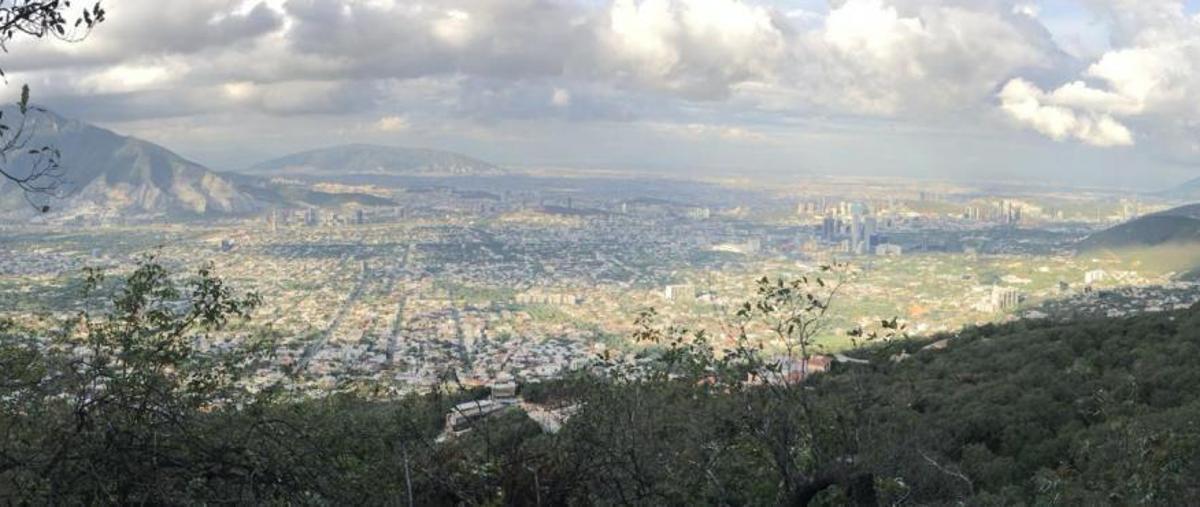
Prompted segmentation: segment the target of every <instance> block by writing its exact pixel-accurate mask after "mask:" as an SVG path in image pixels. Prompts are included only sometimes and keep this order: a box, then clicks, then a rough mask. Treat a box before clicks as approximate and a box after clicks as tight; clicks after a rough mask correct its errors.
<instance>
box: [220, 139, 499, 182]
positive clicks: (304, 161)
mask: <svg viewBox="0 0 1200 507" xmlns="http://www.w3.org/2000/svg"><path fill="white" fill-rule="evenodd" d="M243 172H245V173H246V174H253V175H259V176H291V177H309V178H328V177H341V176H348V175H384V176H497V175H501V174H504V170H503V169H500V168H499V167H496V166H495V165H492V164H490V163H487V162H484V161H482V160H478V159H475V158H471V157H468V156H465V155H460V154H457V153H451V152H448V151H439V150H429V149H418V148H400V147H395V146H378V145H372V144H347V145H342V146H334V147H330V148H322V149H318V150H310V151H305V152H301V153H295V154H292V155H287V156H284V157H280V158H277V159H274V160H268V161H266V162H261V163H258V164H255V165H253V166H251V167H249V168H248V169H246V170H245V171H243Z"/></svg>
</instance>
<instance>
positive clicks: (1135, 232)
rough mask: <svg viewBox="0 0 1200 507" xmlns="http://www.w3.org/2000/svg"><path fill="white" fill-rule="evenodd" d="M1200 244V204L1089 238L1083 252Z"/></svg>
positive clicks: (1169, 211) (1105, 231) (1120, 226)
mask: <svg viewBox="0 0 1200 507" xmlns="http://www.w3.org/2000/svg"><path fill="white" fill-rule="evenodd" d="M1197 242H1200V204H1189V205H1187V206H1180V207H1178V208H1172V209H1169V210H1166V211H1161V212H1158V213H1153V214H1150V215H1146V216H1144V217H1140V218H1136V219H1134V220H1130V221H1128V222H1125V223H1123V224H1120V225H1117V226H1114V227H1111V228H1108V229H1105V230H1103V231H1100V232H1097V233H1095V234H1092V235H1091V236H1088V237H1087V238H1085V239H1084V240H1083V241H1082V242H1080V244H1079V250H1080V251H1093V250H1102V249H1122V248H1136V247H1152V246H1159V245H1168V244H1176V243H1179V244H1190V243H1197Z"/></svg>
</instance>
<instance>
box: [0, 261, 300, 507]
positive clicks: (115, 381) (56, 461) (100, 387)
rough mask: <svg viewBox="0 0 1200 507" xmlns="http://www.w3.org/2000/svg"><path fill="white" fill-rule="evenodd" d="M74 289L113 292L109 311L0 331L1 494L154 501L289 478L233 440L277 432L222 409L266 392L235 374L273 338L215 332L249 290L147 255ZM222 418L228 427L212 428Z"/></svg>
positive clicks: (247, 368) (93, 275) (249, 303)
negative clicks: (125, 270) (115, 275)
mask: <svg viewBox="0 0 1200 507" xmlns="http://www.w3.org/2000/svg"><path fill="white" fill-rule="evenodd" d="M85 287H86V290H87V291H88V292H89V293H90V292H92V291H96V290H100V289H102V288H110V289H111V290H112V296H111V298H105V299H103V300H102V301H104V303H103V307H104V308H108V310H107V311H104V312H101V313H99V314H98V315H97V314H93V313H92V312H91V311H84V312H81V313H80V314H78V315H77V316H76V317H75V318H72V319H69V320H68V321H67V322H66V323H65V324H64V328H63V329H62V330H61V331H60V332H59V333H58V334H57V335H56V336H53V337H52V338H51V339H50V340H46V339H37V338H28V337H24V338H23V335H22V334H21V333H13V334H11V335H7V336H0V366H3V368H2V370H0V403H2V404H3V405H4V406H3V409H2V410H0V427H2V428H5V432H4V433H3V435H0V501H7V502H14V501H15V502H16V503H25V502H32V503H42V502H47V501H48V502H49V503H69V504H78V503H85V504H90V503H143V502H149V503H162V502H169V501H171V499H174V498H176V495H179V494H181V493H183V492H187V491H192V492H193V494H195V495H197V497H199V498H204V497H205V495H204V493H203V491H204V490H205V488H211V487H212V485H214V484H223V483H230V482H232V483H241V482H246V483H250V484H256V485H261V484H263V481H265V482H266V483H268V484H271V485H272V486H273V487H281V486H283V485H284V484H288V483H290V481H288V480H287V478H286V477H282V476H281V475H283V474H284V473H285V472H284V471H281V470H280V469H279V468H277V467H274V466H272V464H271V463H270V462H268V461H265V460H262V458H261V456H260V455H259V454H258V453H256V452H255V451H254V450H253V449H251V448H241V447H239V446H238V445H237V444H236V442H238V441H239V440H240V439H238V438H236V437H235V436H234V435H236V434H239V433H240V434H243V436H244V437H246V438H249V439H251V440H254V439H268V438H272V437H277V436H278V435H279V433H280V432H281V431H283V430H279V429H277V428H275V427H274V426H273V425H272V424H270V423H269V422H268V421H266V420H255V419H253V418H249V419H247V418H245V417H243V416H242V414H239V413H237V412H235V411H228V412H226V411H224V410H223V409H225V408H228V407H243V408H245V407H252V406H254V405H256V404H257V403H258V402H260V401H265V400H266V399H268V398H269V397H270V396H271V395H272V393H273V391H271V390H270V389H267V390H264V391H257V392H256V391H252V390H250V389H248V388H247V387H246V385H245V383H244V382H243V380H245V379H246V378H247V376H248V375H249V374H250V373H252V372H253V371H255V369H256V368H257V367H259V366H260V365H262V364H264V362H265V361H266V360H267V359H268V358H269V355H270V354H271V353H272V352H273V350H274V348H273V346H272V344H271V343H270V342H269V341H265V340H259V339H256V338H255V337H254V336H244V337H238V338H236V339H233V340H228V341H227V340H226V338H227V336H228V335H227V334H218V332H220V331H222V330H225V329H226V328H227V326H228V325H229V324H231V323H232V322H234V321H235V320H237V319H242V318H245V317H247V316H248V315H249V313H250V311H251V310H252V309H253V308H255V307H256V306H257V305H258V304H259V299H258V297H257V296H256V295H254V294H247V295H239V294H236V293H235V292H234V291H233V290H232V289H230V288H229V287H228V286H227V285H226V284H225V283H224V282H223V281H222V280H221V279H220V278H217V277H216V276H214V275H213V273H212V270H211V268H210V267H207V266H206V267H202V268H200V269H199V270H198V271H197V273H196V275H195V276H194V277H192V278H190V279H188V280H186V281H182V282H181V281H178V280H177V279H176V278H175V277H172V276H171V275H170V273H168V271H167V270H166V269H164V268H163V267H162V266H161V265H160V264H158V263H156V262H155V261H154V259H153V258H147V259H145V260H143V261H142V262H141V263H140V264H139V265H138V266H137V268H136V269H135V270H134V271H133V272H132V273H131V274H129V275H128V276H127V277H125V278H124V280H123V281H121V282H119V283H117V284H115V286H114V284H109V283H107V282H106V279H105V277H104V276H103V275H102V273H100V272H98V271H95V270H89V271H88V276H87V282H86V284H85ZM250 413H253V412H252V411H251V412H250ZM221 415H229V416H231V417H228V418H226V417H220V416H221ZM229 421H236V422H237V423H238V424H235V425H234V426H233V428H232V429H233V431H226V432H218V431H213V430H212V428H214V427H221V426H222V425H223V424H227V423H228V422H229ZM284 432H285V433H286V431H284ZM221 489H222V490H224V489H225V488H221ZM6 495H14V496H11V497H7V498H6V497H5V496H6Z"/></svg>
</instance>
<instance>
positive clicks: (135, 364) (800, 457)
mask: <svg viewBox="0 0 1200 507" xmlns="http://www.w3.org/2000/svg"><path fill="white" fill-rule="evenodd" d="M93 286H101V285H99V284H95V285H93ZM826 286H827V282H826V281H820V282H819V283H818V282H817V280H816V279H810V280H807V281H791V282H788V281H770V280H764V281H763V282H762V283H761V284H760V285H759V291H760V292H759V295H758V297H757V298H756V299H755V300H754V301H751V302H749V303H747V305H746V306H744V307H742V308H741V309H740V311H739V312H738V314H737V317H736V318H735V320H734V322H732V326H731V329H732V331H728V332H731V333H732V334H734V335H737V336H740V337H741V338H745V333H744V331H739V329H740V330H744V329H747V328H748V327H750V326H754V325H759V326H765V328H766V329H769V330H770V333H768V334H773V336H774V337H775V338H776V339H778V340H779V341H780V344H782V345H784V346H785V348H789V349H791V350H793V351H794V352H795V354H796V357H804V356H807V355H809V354H811V350H809V349H808V347H809V345H811V344H810V343H806V341H805V340H806V339H807V337H809V336H811V331H812V329H813V327H812V326H817V327H819V324H820V322H821V318H822V315H823V312H824V308H826V307H827V302H828V300H829V299H828V298H824V297H822V296H820V295H821V294H825V295H830V294H831V293H830V292H822V290H823V289H825V288H826ZM814 294H816V295H817V296H816V297H810V296H814ZM93 301H94V302H95V303H96V304H95V308H98V309H99V310H96V311H93V312H84V313H82V314H81V315H80V316H79V317H78V318H76V319H71V321H70V322H68V323H66V324H64V328H63V332H62V333H61V334H60V335H59V336H55V337H49V338H48V339H41V340H33V339H31V338H29V337H26V336H24V335H23V333H22V332H21V331H20V330H19V329H13V328H12V327H11V325H10V326H9V327H8V328H6V329H4V330H2V331H0V333H3V336H2V337H0V428H3V431H2V432H0V501H3V502H5V503H25V502H30V503H69V504H76V503H87V504H95V503H120V504H128V503H142V502H146V503H181V502H194V503H211V502H220V503H227V502H229V503H262V502H287V503H298V504H363V503H371V504H376V503H392V504H400V505H461V504H468V505H478V504H487V505H497V504H513V505H564V504H589V505H590V504H621V505H630V504H633V505H664V504H666V505H695V504H705V505H707V504H724V505H762V504H792V505H805V504H825V505H840V504H846V503H853V504H858V505H876V504H881V505H882V504H888V505H896V504H960V503H967V504H972V505H989V504H990V505H1013V504H1088V505H1092V504H1155V505H1157V504H1162V505H1186V504H1193V503H1196V501H1197V499H1198V498H1200V474H1198V473H1197V472H1200V453H1197V451H1198V450H1200V449H1198V444H1200V428H1198V427H1197V424H1196V422H1195V421H1197V420H1200V417H1198V416H1200V371H1198V370H1196V369H1195V368H1194V365H1195V364H1196V363H1197V361H1198V360H1200V334H1198V333H1197V331H1196V329H1198V328H1200V327H1198V325H1200V309H1196V308H1193V309H1191V310H1187V311H1181V312H1174V313H1162V314H1154V315H1146V316H1140V317H1133V318H1126V319H1102V320H1094V321H1079V322H1073V323H1068V324H1063V323H1052V322H1039V321H1027V322H1017V323H1013V324H1007V325H1002V326H997V325H987V326H983V327H978V328H973V329H969V330H966V331H964V332H962V333H961V334H960V335H959V336H957V337H935V338H934V339H933V340H942V339H949V341H948V342H947V343H948V346H947V347H945V348H942V349H938V348H928V349H926V348H924V347H925V346H926V345H928V344H929V343H932V341H931V340H891V341H881V340H876V341H877V342H878V343H874V344H871V345H869V346H867V347H866V348H862V349H859V350H857V351H856V352H855V353H852V354H850V355H851V356H855V357H860V358H863V359H867V360H868V361H869V363H868V364H859V363H850V364H844V363H837V364H835V365H834V368H833V369H832V371H830V372H828V373H825V374H818V375H812V376H809V377H808V378H807V379H802V380H801V379H795V378H794V377H792V376H789V375H787V374H786V373H787V371H785V370H783V369H781V368H779V367H777V366H776V365H775V363H774V362H773V361H768V360H765V359H764V358H763V357H762V355H761V353H760V352H759V349H758V348H757V347H756V346H754V343H752V342H748V341H745V340H739V342H738V343H739V344H740V345H741V346H740V347H739V348H736V349H734V350H731V351H728V353H724V354H718V353H715V352H714V350H713V348H712V347H709V346H708V335H707V334H705V333H703V332H698V331H690V330H683V329H676V328H670V327H668V328H663V327H660V326H658V325H657V324H656V323H655V319H654V315H653V314H652V313H647V314H646V315H645V316H643V318H642V319H640V320H639V324H640V327H639V331H638V332H637V333H636V334H635V336H634V338H635V339H637V340H640V341H644V342H649V343H652V344H654V345H655V347H654V348H655V349H656V350H659V351H660V353H659V354H658V355H657V356H655V357H654V358H652V359H647V360H644V361H634V362H626V361H620V360H616V359H611V358H608V359H606V358H598V360H597V361H598V364H597V366H598V367H597V368H595V369H592V370H590V371H587V372H578V373H577V374H575V375H571V376H568V377H567V378H565V379H563V380H560V381H556V382H552V383H545V384H537V385H529V386H524V387H523V391H524V397H525V399H526V401H528V402H531V403H535V404H537V405H538V406H540V407H544V408H546V409H549V410H552V409H556V408H564V407H569V408H571V410H572V411H573V412H572V413H573V415H572V416H571V417H570V419H568V420H567V422H566V423H565V425H563V427H562V428H561V430H560V431H558V432H557V433H546V432H543V431H542V430H541V429H540V428H539V426H538V425H537V424H535V423H534V422H533V421H532V420H531V419H530V418H529V417H528V416H526V415H525V412H523V411H521V410H519V409H517V408H515V407H514V408H512V409H509V410H507V411H504V412H502V413H501V414H500V415H499V416H495V417H490V418H486V419H482V420H480V421H479V422H478V423H476V425H475V427H474V428H473V429H472V430H471V431H470V432H468V433H466V434H464V435H461V436H458V437H455V438H450V439H448V440H444V441H439V439H438V436H439V434H440V433H441V430H442V426H443V421H444V419H443V417H444V415H445V414H446V413H447V412H448V411H449V410H450V409H451V408H452V407H453V406H454V405H455V404H456V403H459V402H462V401H464V400H469V399H477V398H479V397H481V396H484V395H485V393H482V392H479V391H473V390H461V389H438V390H436V391H434V392H432V393H428V394H424V395H409V396H406V397H402V398H399V399H396V398H388V397H381V396H379V394H380V391H381V390H384V389H383V388H384V387H386V386H382V385H362V386H354V387H353V388H351V389H347V390H344V391H342V392H338V393H333V394H330V395H329V396H326V397H323V398H318V399H310V398H300V397H296V396H293V395H291V394H290V393H288V392H287V391H286V390H285V389H281V388H278V387H268V388H266V389H262V390H257V391H252V390H249V389H247V388H246V387H245V383H244V382H241V381H242V380H243V379H245V378H246V375H248V374H249V373H250V372H251V371H253V370H254V369H255V368H256V367H257V366H259V365H261V364H263V362H265V361H269V360H270V351H271V350H272V347H271V344H270V343H268V342H265V341H263V340H256V339H248V340H246V341H243V342H239V343H241V344H240V345H237V346H235V345H233V344H231V343H214V342H213V340H214V339H209V338H211V337H212V336H215V335H213V334H212V332H213V331H215V330H218V329H221V328H222V327H223V326H226V325H228V324H229V323H230V322H231V321H233V320H236V319H238V318H240V316H241V315H244V314H246V311H247V310H248V309H249V308H251V307H253V305H255V304H256V303H257V299H256V298H255V297H253V296H252V295H250V296H243V295H239V294H237V293H236V292H235V291H233V290H231V289H230V288H229V287H227V286H226V285H224V284H223V283H222V282H221V281H220V279H219V278H216V277H215V276H213V275H212V273H210V272H209V271H208V270H207V269H204V270H201V271H199V272H198V273H197V274H196V275H195V276H194V277H192V278H190V279H186V280H180V279H178V278H177V277H172V276H170V275H169V274H168V273H166V272H165V271H164V270H163V269H162V268H161V267H159V266H157V265H156V264H154V263H153V262H146V263H144V264H143V265H142V266H140V267H139V269H138V270H136V271H135V272H134V273H133V274H132V275H130V276H129V277H128V279H127V280H125V282H124V283H123V284H121V286H120V288H119V289H118V292H117V293H116V294H114V295H113V297H112V299H111V300H110V301H109V303H108V304H103V302H102V301H101V300H99V299H95V298H94V299H93ZM882 327H883V328H885V330H886V331H887V332H892V331H895V330H896V328H898V325H897V324H896V323H895V322H894V321H893V322H889V323H884V325H883V326H882ZM863 335H867V336H869V335H870V333H863ZM206 337H207V338H206ZM247 338H250V337H247ZM202 345H203V346H202ZM901 358H903V359H901ZM447 385H449V384H447Z"/></svg>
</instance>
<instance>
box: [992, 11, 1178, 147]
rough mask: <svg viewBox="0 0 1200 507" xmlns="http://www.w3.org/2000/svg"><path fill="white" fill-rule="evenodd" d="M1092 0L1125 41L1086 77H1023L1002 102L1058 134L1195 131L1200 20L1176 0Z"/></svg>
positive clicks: (1167, 139) (1013, 113) (1107, 137)
mask: <svg viewBox="0 0 1200 507" xmlns="http://www.w3.org/2000/svg"><path fill="white" fill-rule="evenodd" d="M1090 5H1092V6H1093V7H1094V8H1096V9H1098V10H1100V11H1101V12H1104V13H1107V15H1108V16H1110V17H1111V18H1112V19H1113V21H1112V22H1113V26H1114V30H1115V32H1114V40H1115V41H1117V42H1122V43H1124V44H1125V45H1124V46H1122V47H1116V48H1114V49H1111V50H1109V51H1107V52H1105V53H1104V54H1102V55H1101V56H1100V57H1099V58H1097V59H1096V61H1094V62H1093V63H1091V64H1090V65H1089V66H1087V68H1086V69H1085V70H1084V71H1083V73H1082V75H1081V76H1080V79H1076V80H1072V81H1070V82H1067V83H1065V84H1062V85H1060V86H1059V87H1058V88H1056V89H1054V90H1053V91H1050V92H1043V91H1042V90H1041V89H1038V88H1037V87H1035V86H1033V85H1031V84H1030V83H1028V82H1027V81H1025V80H1023V79H1014V80H1012V81H1010V82H1009V83H1008V84H1007V85H1006V86H1005V87H1004V89H1003V90H1002V91H1001V92H1000V94H999V99H1000V102H1001V104H1000V107H1001V109H1002V110H1003V111H1004V112H1005V113H1007V114H1008V115H1009V116H1010V117H1011V118H1013V119H1014V120H1016V121H1017V122H1019V123H1021V124H1024V125H1027V126H1030V127H1032V128H1034V129H1035V130H1037V131H1039V132H1042V133H1043V134H1046V135H1047V136H1050V137H1052V138H1054V139H1063V138H1074V139H1078V140H1080V141H1083V142H1086V143H1088V144H1093V145H1096V146H1121V145H1129V144H1132V143H1133V135H1132V133H1131V132H1130V130H1131V128H1130V127H1129V126H1128V125H1131V124H1134V123H1136V124H1137V125H1138V126H1139V127H1140V128H1141V129H1144V130H1146V131H1149V132H1153V133H1154V135H1153V136H1147V137H1148V138H1150V139H1155V140H1156V142H1158V143H1160V144H1171V143H1174V142H1175V141H1177V140H1179V139H1182V138H1188V137H1193V136H1194V134H1196V133H1198V132H1193V131H1194V130H1196V129H1195V127H1194V125H1196V124H1197V123H1198V122H1200V102H1197V101H1196V100H1195V97H1197V96H1200V21H1198V20H1197V18H1195V17H1190V16H1188V15H1187V14H1185V13H1184V10H1183V6H1182V3H1181V2H1176V1H1161V0H1150V1H1144V2H1141V1H1139V2H1130V1H1127V0H1105V1H1100V0H1093V1H1091V2H1090ZM1064 118H1073V121H1066V120H1064ZM1188 146H1191V145H1190V143H1189V144H1188ZM1166 148H1167V149H1168V151H1170V150H1173V149H1175V148H1173V147H1171V146H1166ZM1191 149H1192V148H1189V150H1191ZM1193 151H1194V150H1193Z"/></svg>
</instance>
